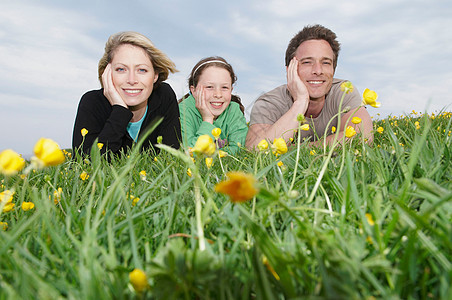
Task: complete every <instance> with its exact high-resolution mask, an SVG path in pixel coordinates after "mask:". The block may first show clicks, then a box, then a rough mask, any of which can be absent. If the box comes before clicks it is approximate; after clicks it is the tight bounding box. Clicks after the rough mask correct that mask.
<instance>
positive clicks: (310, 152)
mask: <svg viewBox="0 0 452 300" xmlns="http://www.w3.org/2000/svg"><path fill="white" fill-rule="evenodd" d="M309 154H311V155H316V154H317V152H315V150H314V149H312V150H311V151H309Z"/></svg>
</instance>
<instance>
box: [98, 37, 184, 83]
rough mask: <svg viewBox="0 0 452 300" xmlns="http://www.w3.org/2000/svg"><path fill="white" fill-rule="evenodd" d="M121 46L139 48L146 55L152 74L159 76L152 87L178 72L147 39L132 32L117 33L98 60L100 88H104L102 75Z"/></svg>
mask: <svg viewBox="0 0 452 300" xmlns="http://www.w3.org/2000/svg"><path fill="white" fill-rule="evenodd" d="M123 44H129V45H133V46H137V47H140V48H142V49H143V50H144V51H145V52H146V53H147V55H148V56H149V59H150V60H151V62H152V66H153V67H154V72H155V73H156V74H158V76H159V77H158V79H157V81H156V82H155V83H154V86H155V85H157V84H159V83H160V82H162V81H165V80H166V79H167V78H168V75H169V73H170V72H171V73H175V72H178V70H177V69H176V65H175V64H174V62H173V61H172V60H170V59H169V58H168V56H166V54H165V53H163V52H162V51H160V50H159V49H157V48H156V47H155V46H154V44H152V42H151V40H150V39H148V38H147V37H145V36H144V35H142V34H141V33H138V32H134V31H124V32H118V33H116V34H113V35H111V36H110V37H109V38H108V41H107V43H106V44H105V52H104V55H103V56H102V58H101V59H100V60H99V66H98V75H99V81H100V85H101V86H102V87H104V85H103V83H102V74H103V73H104V71H105V68H106V67H107V65H108V64H109V63H111V61H112V60H113V55H114V54H115V52H116V50H117V49H118V47H119V46H121V45H123Z"/></svg>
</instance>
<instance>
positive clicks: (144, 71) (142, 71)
mask: <svg viewBox="0 0 452 300" xmlns="http://www.w3.org/2000/svg"><path fill="white" fill-rule="evenodd" d="M147 71H148V70H146V69H139V70H138V72H140V73H147Z"/></svg>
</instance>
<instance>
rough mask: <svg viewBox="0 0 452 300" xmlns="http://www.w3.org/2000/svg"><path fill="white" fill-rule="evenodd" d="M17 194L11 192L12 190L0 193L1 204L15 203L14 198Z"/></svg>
mask: <svg viewBox="0 0 452 300" xmlns="http://www.w3.org/2000/svg"><path fill="white" fill-rule="evenodd" d="M14 194H15V192H11V191H10V190H5V191H3V192H1V193H0V203H11V201H13V196H14Z"/></svg>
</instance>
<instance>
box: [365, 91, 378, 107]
mask: <svg viewBox="0 0 452 300" xmlns="http://www.w3.org/2000/svg"><path fill="white" fill-rule="evenodd" d="M377 98H378V95H377V93H376V92H374V91H372V90H369V89H365V90H364V92H363V104H364V105H370V106H372V107H377V108H378V107H380V105H381V103H380V102H377Z"/></svg>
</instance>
